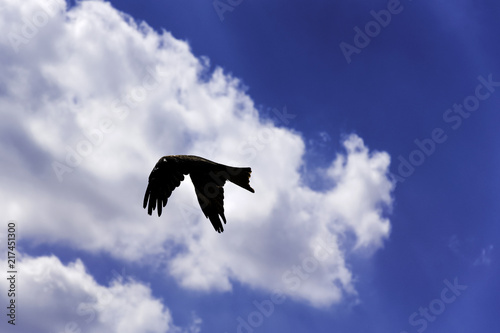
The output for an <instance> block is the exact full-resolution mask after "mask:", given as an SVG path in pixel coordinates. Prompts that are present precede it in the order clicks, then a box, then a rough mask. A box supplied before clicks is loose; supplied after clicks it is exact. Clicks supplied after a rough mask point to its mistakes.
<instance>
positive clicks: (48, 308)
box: [0, 256, 201, 333]
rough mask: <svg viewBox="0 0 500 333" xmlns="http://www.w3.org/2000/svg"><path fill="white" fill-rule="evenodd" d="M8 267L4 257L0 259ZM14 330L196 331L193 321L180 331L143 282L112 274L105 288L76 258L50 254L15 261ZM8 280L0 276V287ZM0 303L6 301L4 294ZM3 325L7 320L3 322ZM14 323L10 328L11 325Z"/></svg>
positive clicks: (166, 310) (195, 321) (197, 326)
mask: <svg viewBox="0 0 500 333" xmlns="http://www.w3.org/2000/svg"><path fill="white" fill-rule="evenodd" d="M0 262H1V264H2V267H7V262H6V260H1V261H0ZM17 266H18V267H20V270H19V272H18V274H17V280H16V288H15V289H16V290H17V293H16V295H14V297H12V298H13V299H15V304H16V305H17V310H16V319H15V324H16V326H15V331H16V332H42V333H43V332H80V331H81V332H83V331H85V332H178V333H180V332H187V331H188V330H190V331H191V332H195V331H196V330H197V329H198V328H199V325H200V324H201V322H200V319H199V318H195V319H194V320H193V324H192V326H191V327H190V328H187V329H181V328H180V327H176V326H174V325H173V323H172V317H171V315H170V312H169V311H168V309H166V308H165V306H164V305H163V304H162V302H161V301H160V300H158V299H156V298H154V297H153V296H152V295H151V290H150V288H149V287H148V286H146V285H144V284H142V283H139V282H137V281H134V280H132V279H129V278H126V277H123V276H120V275H119V274H117V273H115V276H116V278H115V279H113V280H112V281H111V282H110V283H109V285H108V286H103V285H100V284H98V283H97V282H96V281H95V280H94V279H93V277H92V276H91V275H89V274H88V273H87V271H86V270H85V267H84V265H83V263H82V262H81V261H80V260H77V261H75V262H72V263H69V264H68V265H64V264H62V263H61V261H59V259H58V258H56V257H54V256H44V257H38V258H32V257H28V256H24V257H23V259H22V260H20V261H19V260H18V262H17ZM8 282H9V281H7V280H6V279H2V280H0V287H1V288H2V290H8V289H9V287H8V285H7V283H8ZM0 299H1V301H2V304H7V303H8V302H10V299H11V297H9V299H7V295H6V293H2V295H1V296H0ZM2 324H6V323H2ZM13 327H14V326H13Z"/></svg>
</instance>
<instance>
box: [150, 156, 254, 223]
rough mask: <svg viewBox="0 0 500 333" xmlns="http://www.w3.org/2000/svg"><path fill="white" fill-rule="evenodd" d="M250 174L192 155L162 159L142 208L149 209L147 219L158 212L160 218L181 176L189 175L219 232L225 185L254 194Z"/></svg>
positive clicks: (240, 169)
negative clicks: (229, 183)
mask: <svg viewBox="0 0 500 333" xmlns="http://www.w3.org/2000/svg"><path fill="white" fill-rule="evenodd" d="M251 172H252V170H251V169H250V168H237V167H231V166H227V165H224V164H219V163H216V162H212V161H210V160H207V159H205V158H202V157H198V156H194V155H172V156H163V157H162V158H160V160H159V161H158V163H156V165H155V167H154V168H153V171H151V174H150V175H149V183H148V187H147V189H146V193H145V194H144V203H143V207H144V208H146V207H148V214H149V215H151V214H152V213H153V210H155V208H157V209H158V216H160V215H161V213H162V208H163V207H165V205H166V204H167V201H168V198H169V197H170V195H171V194H172V191H173V190H174V189H175V188H176V187H177V186H179V185H180V183H181V181H183V180H184V175H187V174H189V176H190V177H191V181H192V182H193V185H194V188H195V191H196V197H197V198H198V203H199V204H200V206H201V210H202V211H203V213H204V214H205V216H206V217H207V218H208V219H209V220H210V222H211V223H212V225H213V227H214V229H215V230H216V231H217V232H222V231H224V228H223V227H222V222H221V220H220V217H222V220H223V221H224V223H226V217H225V216H224V189H223V186H224V183H225V182H226V180H229V181H230V182H232V183H234V184H236V185H238V186H241V187H243V188H244V189H246V190H248V191H250V192H252V193H253V192H254V190H253V188H252V187H250V173H251ZM148 201H149V204H148ZM219 216H220V217H219Z"/></svg>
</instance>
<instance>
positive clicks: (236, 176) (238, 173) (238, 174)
mask: <svg viewBox="0 0 500 333" xmlns="http://www.w3.org/2000/svg"><path fill="white" fill-rule="evenodd" d="M251 173H252V169H250V168H236V167H230V166H226V165H224V170H223V171H219V172H218V173H217V175H215V177H213V178H214V180H216V178H219V179H220V178H222V179H224V180H226V179H227V180H229V181H230V182H232V183H234V184H236V185H238V186H241V187H243V188H244V189H246V190H248V191H250V192H252V193H254V192H255V191H254V189H253V188H252V187H251V186H250V175H251Z"/></svg>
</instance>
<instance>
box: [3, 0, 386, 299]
mask: <svg viewBox="0 0 500 333" xmlns="http://www.w3.org/2000/svg"><path fill="white" fill-rule="evenodd" d="M39 3H40V2H38V1H35V0H28V1H24V2H23V5H22V6H21V5H20V4H19V3H18V2H14V1H9V2H8V3H7V8H6V9H5V10H3V11H1V12H0V16H1V20H0V28H1V29H2V31H7V32H8V34H9V33H13V34H18V35H20V36H23V35H22V34H23V24H26V23H23V22H28V21H29V19H30V18H32V17H33V15H34V14H33V13H37V11H40V10H41V9H40V8H42V7H41V5H39ZM58 8H59V7H58ZM60 8H63V7H60ZM39 15H40V14H39ZM26 18H27V19H26ZM26 20H28V21H26ZM8 34H7V35H8ZM0 48H1V50H2V52H0V61H1V64H2V65H1V66H0V74H1V75H2V77H3V78H4V79H3V82H2V83H1V86H0V108H1V109H2V110H5V111H2V116H1V117H2V121H1V125H0V127H1V132H0V133H2V134H0V135H1V136H2V140H1V141H0V142H1V143H0V153H1V154H2V156H3V159H4V161H5V163H2V166H1V167H0V168H1V173H0V174H1V175H0V177H1V180H2V184H3V186H2V189H0V199H1V200H0V209H2V211H4V212H6V214H7V216H9V218H12V219H16V220H18V221H21V222H20V223H22V226H23V228H22V233H23V237H24V238H27V239H31V240H32V241H33V242H39V243H53V242H58V243H61V244H65V245H67V246H69V247H72V248H78V249H83V250H87V251H107V252H108V253H110V254H111V255H112V256H114V257H117V258H122V259H125V260H136V261H139V260H141V262H144V264H146V265H147V264H151V265H156V264H157V262H158V261H159V260H166V265H167V266H166V267H167V273H168V274H172V275H173V276H174V277H175V278H176V279H177V280H178V282H179V284H180V285H182V286H184V287H186V288H193V289H201V290H206V291H211V290H220V291H228V290H230V289H231V286H232V280H236V281H239V282H241V283H244V284H247V285H250V286H252V287H255V288H260V289H264V290H268V291H272V290H275V289H279V290H281V292H283V293H284V294H285V295H287V296H289V297H292V298H294V299H300V300H305V301H307V302H310V303H311V304H313V305H315V306H327V305H329V304H332V303H335V302H338V301H340V300H341V299H342V295H343V294H344V293H350V294H355V289H354V286H353V277H352V276H353V273H352V272H351V271H350V269H349V267H348V265H347V263H346V262H345V257H346V255H347V254H348V253H350V252H352V251H360V250H363V249H368V250H370V251H373V250H376V249H378V248H380V247H381V246H382V245H383V241H384V239H386V238H387V237H388V235H389V232H390V223H389V220H388V219H387V218H386V217H384V214H383V211H384V207H388V208H390V206H391V204H392V197H391V191H392V190H393V184H392V183H391V182H390V180H389V178H388V175H387V171H388V166H389V162H390V158H389V156H388V154H386V153H384V152H372V151H370V150H369V149H368V148H367V146H366V145H365V144H364V143H363V141H362V139H361V138H359V137H358V136H356V135H351V136H348V137H347V138H346V139H345V140H344V146H345V149H346V151H345V152H339V154H338V155H337V156H336V158H335V160H334V162H333V163H332V164H331V166H330V167H329V168H328V169H327V170H325V172H324V175H323V176H324V177H326V179H329V180H330V181H331V182H332V184H333V186H332V187H331V188H329V189H328V190H325V191H314V190H312V189H310V188H308V187H307V186H305V185H304V184H303V182H302V180H301V175H300V172H299V170H300V168H301V167H302V166H303V163H304V161H303V156H304V153H305V149H306V148H305V145H304V140H303V138H302V137H301V136H300V134H298V133H296V132H293V131H291V130H289V129H286V128H284V127H282V126H280V125H286V122H282V123H281V124H279V122H280V117H277V120H276V122H277V123H278V124H277V125H275V124H273V123H271V122H269V121H264V120H262V119H260V118H259V115H258V112H257V110H256V109H255V107H254V105H253V102H252V100H251V98H250V97H249V96H248V95H247V94H246V92H245V89H244V87H242V86H241V84H240V82H239V81H238V80H237V79H235V78H233V77H231V76H230V75H228V74H226V73H224V72H223V70H222V69H220V68H218V69H216V70H214V71H213V72H212V73H209V72H208V66H207V61H208V60H207V59H205V58H197V57H195V56H194V55H193V54H192V53H191V51H190V49H189V46H188V44H187V43H186V42H184V41H180V40H177V39H175V38H174V37H173V36H172V35H171V34H169V33H168V32H163V33H161V34H158V33H157V32H155V31H153V30H152V29H151V28H149V27H148V26H147V25H146V24H144V23H141V24H136V23H135V22H134V21H133V20H132V19H131V18H130V17H127V16H126V15H124V14H121V13H119V12H118V11H116V10H115V9H113V8H112V7H111V6H110V5H109V4H108V3H105V2H99V1H88V2H87V1H85V2H81V3H79V4H78V5H77V6H76V7H75V8H73V9H71V10H70V11H66V10H65V9H63V10H61V11H55V10H54V11H52V12H51V14H50V15H49V14H47V22H45V24H43V25H41V24H40V26H39V27H37V33H36V34H34V35H33V36H32V37H31V38H29V39H28V38H26V42H25V43H21V44H19V45H18V47H17V52H16V48H13V47H12V43H11V41H9V40H8V39H2V41H1V43H0ZM285 102H286V101H285ZM278 111H279V112H280V114H283V113H284V112H285V111H286V112H288V114H293V113H294V112H292V111H291V108H290V107H288V108H287V109H286V110H285V109H283V108H281V107H280V108H279V110H278ZM278 111H277V112H278ZM299 118H300V116H299V115H296V118H285V120H286V121H290V122H292V121H300V119H299ZM169 154H196V155H202V156H204V157H207V158H209V159H213V160H216V161H219V162H221V163H225V164H230V165H235V166H246V165H248V166H251V167H252V171H253V172H252V179H251V184H252V186H253V187H254V188H255V190H256V193H255V194H251V193H249V192H247V191H244V190H242V189H240V188H236V186H233V185H232V184H228V185H227V186H226V187H225V197H226V200H225V207H226V217H227V219H228V224H227V225H226V228H225V229H226V231H225V232H224V233H223V234H221V235H219V234H217V233H215V232H214V230H213V229H212V226H211V225H210V223H209V222H208V220H206V219H205V217H204V216H203V214H202V213H201V210H200V209H199V207H198V204H197V203H196V199H195V196H194V191H193V188H192V185H191V184H189V180H188V181H185V182H184V183H183V184H182V185H181V186H180V187H179V188H178V189H177V190H176V191H175V192H174V194H173V195H172V197H171V199H170V200H169V204H168V206H167V207H166V209H165V211H164V215H163V216H162V217H161V218H157V217H150V216H148V215H147V214H146V212H145V211H144V210H143V209H142V207H141V204H142V196H143V193H144V190H145V187H146V181H147V177H148V175H149V172H150V171H151V169H152V167H153V165H154V164H155V163H156V161H157V159H158V158H159V157H160V156H162V155H169ZM6 175H8V176H6ZM318 242H322V243H323V244H324V245H322V246H323V247H322V248H323V250H321V249H320V248H319V246H320V245H318V244H319V243H318ZM325 243H326V245H325ZM351 244H353V245H352V246H351ZM325 248H326V250H324V249H325ZM174 249H175V250H174ZM179 249H180V250H179ZM325 251H326V252H325ZM164 253H167V254H168V256H167V257H166V259H161V258H165V256H164ZM318 253H327V254H328V255H327V256H326V255H325V256H321V255H320V254H318ZM315 254H316V256H318V255H319V257H321V258H322V260H320V261H321V262H317V264H316V265H315V264H314V263H313V259H311V258H315ZM159 266H160V267H161V265H159ZM301 267H302V268H301ZM313 267H314V269H313ZM297 269H306V272H305V273H307V271H309V273H307V274H305V273H304V272H302V271H300V273H299V271H297ZM306 275H307V277H306Z"/></svg>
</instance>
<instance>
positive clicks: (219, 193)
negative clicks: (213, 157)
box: [189, 173, 226, 233]
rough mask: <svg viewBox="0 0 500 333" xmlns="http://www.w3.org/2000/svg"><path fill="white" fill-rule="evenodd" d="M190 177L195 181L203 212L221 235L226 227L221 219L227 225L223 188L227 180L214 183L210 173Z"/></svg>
mask: <svg viewBox="0 0 500 333" xmlns="http://www.w3.org/2000/svg"><path fill="white" fill-rule="evenodd" d="M189 176H190V177H191V180H192V181H193V185H194V189H195V191H196V197H197V198H198V203H199V204H200V207H201V210H202V211H203V213H204V214H205V216H206V217H207V218H208V219H209V220H210V222H212V225H213V227H214V229H215V231H217V232H219V233H221V232H223V231H224V227H223V226H222V222H221V220H220V217H222V220H223V221H224V224H225V223H226V217H225V216H224V188H223V186H224V183H225V182H226V179H224V178H222V179H219V180H218V182H214V180H213V178H212V177H210V176H209V174H208V173H191V174H190V175H189ZM219 215H220V217H219Z"/></svg>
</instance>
